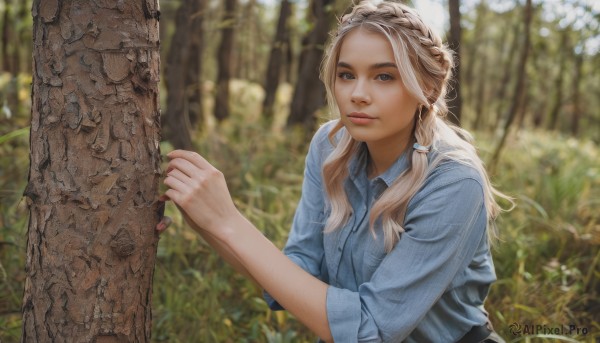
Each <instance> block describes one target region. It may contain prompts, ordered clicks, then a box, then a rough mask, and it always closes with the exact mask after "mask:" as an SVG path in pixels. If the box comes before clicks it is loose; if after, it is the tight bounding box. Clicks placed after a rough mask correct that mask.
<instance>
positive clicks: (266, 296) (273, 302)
mask: <svg viewBox="0 0 600 343" xmlns="http://www.w3.org/2000/svg"><path fill="white" fill-rule="evenodd" d="M263 298H264V299H265V302H266V303H267V305H269V308H270V309H271V310H273V311H281V310H285V309H284V308H283V306H281V305H279V303H278V302H277V300H275V299H273V297H272V296H271V294H269V293H267V291H264V290H263Z"/></svg>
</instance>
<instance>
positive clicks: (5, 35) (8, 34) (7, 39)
mask: <svg viewBox="0 0 600 343" xmlns="http://www.w3.org/2000/svg"><path fill="white" fill-rule="evenodd" d="M11 2H12V1H11V0H5V2H4V16H3V18H2V51H1V53H2V70H4V71H7V72H12V70H13V69H12V65H11V64H12V61H11V58H10V51H9V48H10V45H11V43H12V44H14V43H13V40H12V27H13V25H12V21H13V20H12V18H13V16H12V15H11V12H12V8H13V4H12V3H11ZM13 74H14V73H13Z"/></svg>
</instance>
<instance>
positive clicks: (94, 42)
mask: <svg viewBox="0 0 600 343" xmlns="http://www.w3.org/2000/svg"><path fill="white" fill-rule="evenodd" d="M32 14H33V19H34V24H33V25H34V28H33V37H34V43H33V45H34V50H33V55H34V61H35V63H34V70H33V85H32V94H33V96H32V102H33V104H32V110H31V116H32V117H31V136H30V143H31V144H30V146H31V150H30V169H29V183H28V185H27V187H26V190H25V193H24V196H25V197H26V199H27V203H28V205H29V211H30V218H29V230H28V234H27V261H26V266H25V271H26V277H27V279H26V281H25V289H24V296H23V307H22V311H23V322H22V323H23V326H22V342H104V343H108V342H150V335H151V324H152V306H151V300H152V277H153V273H154V261H155V257H156V248H157V245H158V235H157V234H156V231H155V229H154V228H155V227H156V225H157V223H158V220H159V217H160V207H159V206H158V202H157V201H156V199H157V193H158V180H159V178H160V174H161V171H160V152H159V141H160V132H159V130H160V124H159V122H160V118H159V108H158V106H159V98H158V82H159V59H160V57H159V34H158V16H159V10H158V1H157V0H144V1H125V2H97V1H77V0H55V1H50V0H35V1H34V3H33V8H32ZM91 32H94V34H91Z"/></svg>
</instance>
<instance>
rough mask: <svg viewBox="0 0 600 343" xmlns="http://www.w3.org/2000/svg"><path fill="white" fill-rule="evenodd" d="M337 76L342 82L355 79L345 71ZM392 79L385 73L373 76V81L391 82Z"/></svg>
mask: <svg viewBox="0 0 600 343" xmlns="http://www.w3.org/2000/svg"><path fill="white" fill-rule="evenodd" d="M337 76H338V78H340V79H342V80H354V79H355V77H354V75H352V73H349V72H345V71H344V72H340V73H338V74H337ZM393 79H394V77H393V76H392V75H390V74H386V73H383V74H377V75H376V76H375V80H378V81H392V80H393Z"/></svg>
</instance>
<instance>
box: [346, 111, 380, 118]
mask: <svg viewBox="0 0 600 343" xmlns="http://www.w3.org/2000/svg"><path fill="white" fill-rule="evenodd" d="M348 117H350V118H365V119H375V117H371V116H370V115H368V114H366V113H360V112H352V113H350V114H348Z"/></svg>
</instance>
